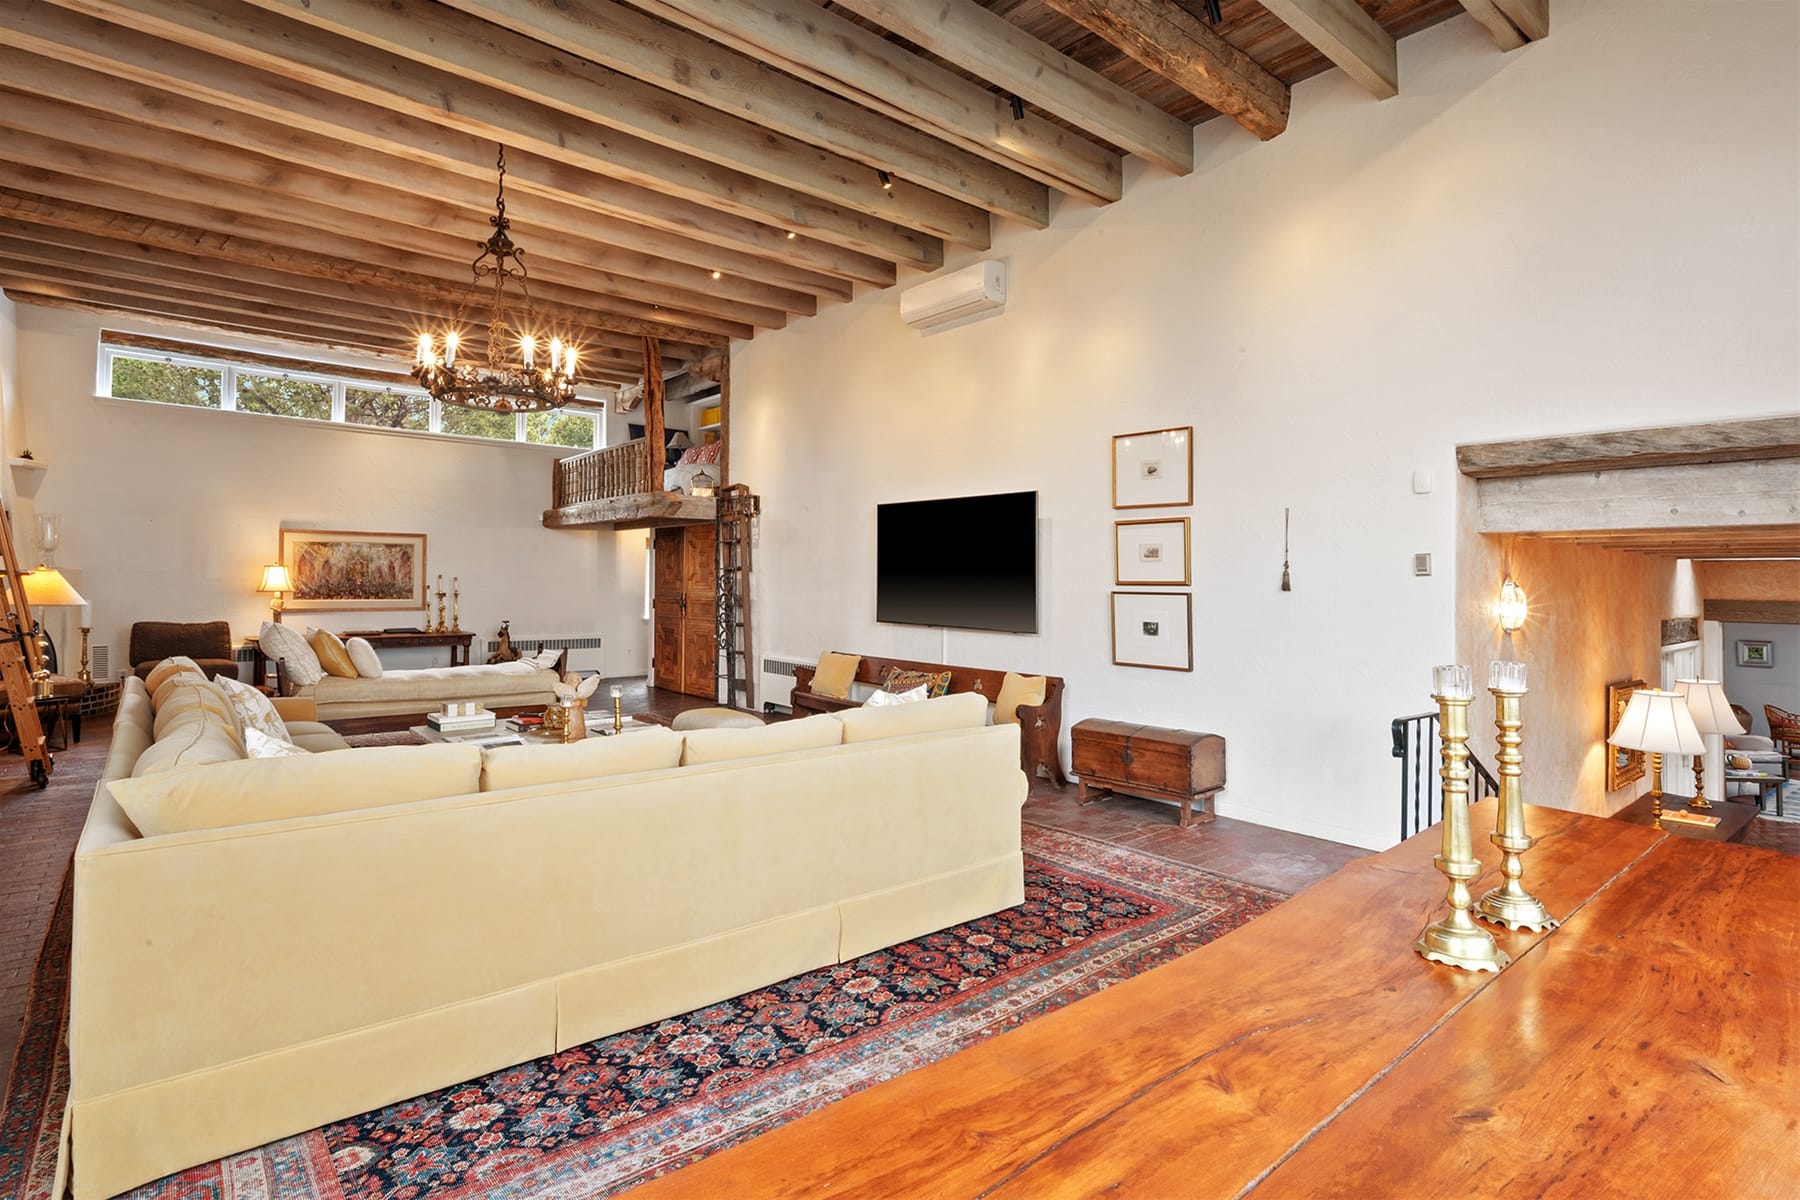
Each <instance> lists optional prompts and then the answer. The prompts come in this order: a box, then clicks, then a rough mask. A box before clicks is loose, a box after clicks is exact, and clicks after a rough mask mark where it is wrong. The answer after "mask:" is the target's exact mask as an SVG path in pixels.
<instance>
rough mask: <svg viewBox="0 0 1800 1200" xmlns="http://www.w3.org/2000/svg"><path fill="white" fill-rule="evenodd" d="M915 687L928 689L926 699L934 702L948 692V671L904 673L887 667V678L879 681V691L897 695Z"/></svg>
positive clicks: (898, 669)
mask: <svg viewBox="0 0 1800 1200" xmlns="http://www.w3.org/2000/svg"><path fill="white" fill-rule="evenodd" d="M916 687H926V688H930V689H931V691H930V692H929V693H928V694H927V697H926V698H927V699H930V700H936V699H937V698H938V697H939V696H943V695H946V694H948V693H949V691H950V672H948V671H906V670H902V669H901V668H899V667H889V668H888V673H887V677H886V678H884V679H883V680H882V681H881V690H882V691H884V692H891V693H893V694H894V695H899V694H900V693H902V692H910V691H912V690H913V689H914V688H916Z"/></svg>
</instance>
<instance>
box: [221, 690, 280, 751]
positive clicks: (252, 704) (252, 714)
mask: <svg viewBox="0 0 1800 1200" xmlns="http://www.w3.org/2000/svg"><path fill="white" fill-rule="evenodd" d="M214 683H215V686H217V687H218V689H219V690H220V691H221V692H223V693H225V699H227V700H229V701H230V702H231V709H232V711H233V712H235V713H237V719H238V725H239V726H240V727H241V728H242V729H243V731H244V739H245V740H244V748H245V749H246V750H248V749H249V748H250V743H249V738H250V735H251V734H252V733H260V734H262V735H263V736H264V737H266V738H274V739H275V740H276V741H278V742H292V741H293V740H294V737H293V735H292V734H291V733H289V732H288V727H287V722H285V721H283V720H282V719H281V714H280V713H278V712H276V711H275V706H274V705H273V704H271V703H269V698H268V697H267V696H265V695H263V694H262V693H261V692H259V691H257V690H256V689H255V688H253V687H251V686H250V685H249V684H247V683H241V682H239V681H238V680H236V679H231V678H228V677H227V676H224V675H221V676H219V678H218V679H217V680H215V681H214ZM251 757H252V758H258V757H264V756H262V755H257V754H254V753H253V754H252V755H251Z"/></svg>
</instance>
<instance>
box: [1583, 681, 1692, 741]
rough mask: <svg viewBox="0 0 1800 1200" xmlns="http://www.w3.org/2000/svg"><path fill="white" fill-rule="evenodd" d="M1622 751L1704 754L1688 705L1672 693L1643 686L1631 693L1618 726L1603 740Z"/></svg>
mask: <svg viewBox="0 0 1800 1200" xmlns="http://www.w3.org/2000/svg"><path fill="white" fill-rule="evenodd" d="M1606 740H1607V741H1609V742H1611V743H1612V744H1613V745H1615V746H1621V747H1623V748H1624V749H1626V750H1649V751H1651V752H1653V753H1656V754H1704V753H1706V744H1705V743H1704V742H1702V741H1701V740H1700V730H1699V729H1698V728H1696V727H1695V725H1694V718H1693V717H1692V716H1691V715H1689V713H1688V707H1687V704H1686V703H1685V702H1683V700H1682V698H1681V697H1680V695H1678V694H1677V693H1675V692H1664V691H1659V690H1658V689H1656V688H1644V689H1642V690H1640V691H1636V692H1633V693H1631V700H1630V702H1629V703H1627V704H1626V705H1625V713H1624V715H1623V716H1621V717H1620V718H1619V727H1618V728H1617V729H1614V730H1613V731H1612V736H1611V737H1609V738H1607V739H1606Z"/></svg>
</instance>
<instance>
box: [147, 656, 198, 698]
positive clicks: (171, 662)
mask: <svg viewBox="0 0 1800 1200" xmlns="http://www.w3.org/2000/svg"><path fill="white" fill-rule="evenodd" d="M176 675H198V676H200V677H201V678H202V679H204V678H206V672H204V671H202V670H201V669H200V664H199V663H197V662H195V661H194V660H193V659H191V658H189V657H188V656H187V655H185V654H177V655H176V656H175V657H173V658H165V659H163V660H162V661H161V662H159V663H157V664H156V666H154V667H152V668H151V669H150V674H149V675H147V676H145V677H144V690H145V691H147V692H149V693H150V694H151V695H152V696H154V695H156V689H157V688H159V687H161V686H162V685H163V684H164V683H166V682H167V681H168V680H170V679H172V678H173V677H175V676H176Z"/></svg>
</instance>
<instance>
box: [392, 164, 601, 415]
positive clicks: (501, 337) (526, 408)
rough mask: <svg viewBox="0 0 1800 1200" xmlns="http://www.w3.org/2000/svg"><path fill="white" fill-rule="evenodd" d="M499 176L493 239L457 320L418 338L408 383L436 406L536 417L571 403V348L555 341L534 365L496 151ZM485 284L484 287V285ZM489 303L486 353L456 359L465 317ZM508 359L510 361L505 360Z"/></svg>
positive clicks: (532, 320) (520, 256) (521, 264)
mask: <svg viewBox="0 0 1800 1200" xmlns="http://www.w3.org/2000/svg"><path fill="white" fill-rule="evenodd" d="M495 165H496V166H497V167H498V168H499V170H500V183H499V192H498V193H497V194H496V195H495V197H494V215H493V216H491V217H489V218H488V224H490V225H492V226H493V227H494V232H493V233H492V234H491V235H490V236H489V237H488V240H487V241H485V242H483V243H481V253H480V254H478V255H477V256H476V257H475V261H474V263H473V264H471V270H472V271H473V274H474V279H473V281H472V282H471V283H470V285H469V291H468V294H467V295H466V296H464V297H463V301H462V303H461V304H460V305H459V306H458V307H457V310H456V319H455V322H454V323H453V324H452V325H451V327H450V328H449V329H448V330H446V331H445V332H444V334H443V337H442V339H441V341H439V340H437V339H434V338H433V337H432V335H431V334H430V333H422V334H420V335H419V347H418V357H417V358H416V359H415V360H414V362H413V371H412V373H413V377H414V378H415V379H417V380H418V381H419V382H420V383H421V384H423V385H424V387H425V390H426V391H428V392H430V393H431V397H432V399H434V400H437V401H440V402H442V403H444V404H457V405H461V406H462V407H464V408H480V409H487V410H488V411H490V412H508V413H510V412H539V411H542V410H544V409H551V408H561V407H562V406H563V405H565V404H567V403H569V401H571V400H573V399H575V359H576V354H575V347H574V346H573V345H565V344H564V343H563V340H562V339H561V338H560V337H552V338H551V339H550V342H549V346H548V347H547V349H548V355H547V361H544V362H540V361H539V353H538V352H539V347H540V341H539V331H538V325H537V318H536V314H535V313H534V312H533V311H532V307H531V291H530V289H529V288H528V287H527V286H526V279H525V251H523V250H521V249H519V247H517V246H515V245H514V244H513V240H512V237H511V235H510V234H508V232H507V230H508V228H509V226H510V224H511V223H510V222H509V221H508V220H507V219H506V147H505V146H501V147H500V157H499V160H498V162H497V163H496V164H495ZM509 283H516V284H517V286H518V292H519V304H518V306H517V309H516V311H515V308H514V306H513V304H512V303H510V302H509V298H508V296H507V285H508V284H509ZM484 284H485V286H484ZM484 293H491V295H490V298H489V299H488V326H487V347H486V350H487V353H486V356H485V359H477V358H475V357H474V356H473V355H464V356H463V357H462V358H461V359H458V357H457V351H458V349H459V348H460V347H461V345H462V343H463V340H464V339H463V337H462V333H461V329H462V325H463V314H464V313H466V312H467V311H469V309H470V307H471V306H473V305H477V304H478V303H479V302H480V300H481V298H482V296H483V294H484ZM508 354H512V355H513V356H514V357H512V358H510V359H509V358H508V357H507V356H508Z"/></svg>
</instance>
